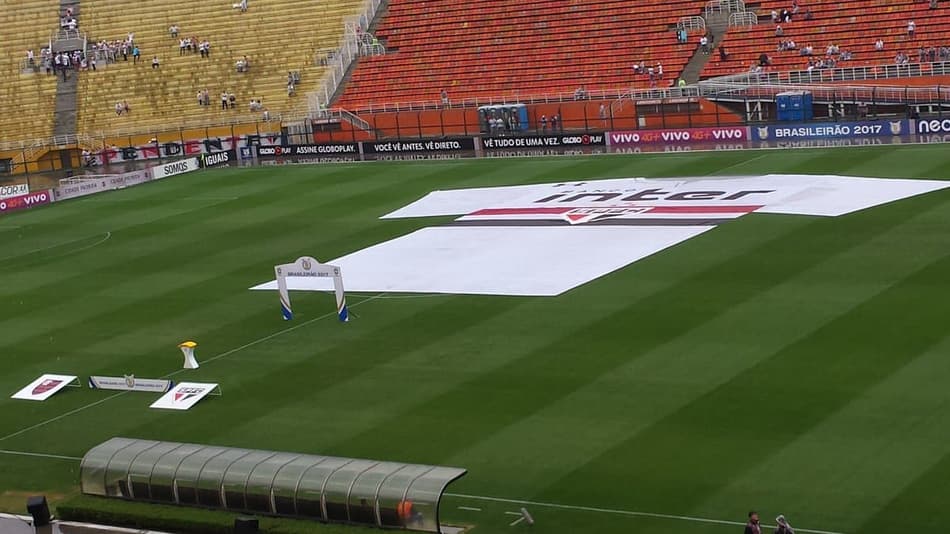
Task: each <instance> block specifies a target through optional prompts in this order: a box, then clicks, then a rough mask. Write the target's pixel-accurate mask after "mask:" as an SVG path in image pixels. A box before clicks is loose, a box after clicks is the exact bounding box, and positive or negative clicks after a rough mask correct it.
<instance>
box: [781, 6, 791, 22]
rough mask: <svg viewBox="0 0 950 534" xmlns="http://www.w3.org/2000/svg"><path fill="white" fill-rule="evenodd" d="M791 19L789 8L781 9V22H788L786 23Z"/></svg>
mask: <svg viewBox="0 0 950 534" xmlns="http://www.w3.org/2000/svg"><path fill="white" fill-rule="evenodd" d="M791 21H792V12H791V11H789V10H787V9H783V10H782V22H784V23H786V24H788V23H789V22H791Z"/></svg>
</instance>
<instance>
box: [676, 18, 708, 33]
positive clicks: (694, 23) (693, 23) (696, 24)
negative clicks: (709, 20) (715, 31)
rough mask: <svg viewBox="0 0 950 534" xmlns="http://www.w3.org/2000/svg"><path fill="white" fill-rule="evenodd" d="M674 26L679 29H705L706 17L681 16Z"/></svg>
mask: <svg viewBox="0 0 950 534" xmlns="http://www.w3.org/2000/svg"><path fill="white" fill-rule="evenodd" d="M676 27H677V28H679V29H681V30H686V31H690V30H701V31H705V30H706V19H704V18H703V17H681V18H680V20H679V22H677V23H676Z"/></svg>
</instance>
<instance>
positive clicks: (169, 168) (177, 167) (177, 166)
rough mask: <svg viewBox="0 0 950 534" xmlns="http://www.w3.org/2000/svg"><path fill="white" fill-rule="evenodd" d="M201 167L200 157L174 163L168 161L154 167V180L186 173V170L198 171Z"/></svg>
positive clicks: (152, 169)
mask: <svg viewBox="0 0 950 534" xmlns="http://www.w3.org/2000/svg"><path fill="white" fill-rule="evenodd" d="M198 168H199V165H198V158H188V159H183V160H181V161H176V162H173V163H166V164H164V165H159V166H157V167H152V168H151V169H150V170H151V171H152V180H161V179H162V178H168V177H169V176H175V175H178V174H184V173H186V172H191V171H197V170H198Z"/></svg>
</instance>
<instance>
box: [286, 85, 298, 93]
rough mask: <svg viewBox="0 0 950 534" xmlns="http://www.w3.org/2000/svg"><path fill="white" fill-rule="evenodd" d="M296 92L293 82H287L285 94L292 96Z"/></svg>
mask: <svg viewBox="0 0 950 534" xmlns="http://www.w3.org/2000/svg"><path fill="white" fill-rule="evenodd" d="M295 94H297V86H296V85H294V84H293V83H288V84H287V96H294V95H295Z"/></svg>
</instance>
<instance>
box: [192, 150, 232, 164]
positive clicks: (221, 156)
mask: <svg viewBox="0 0 950 534" xmlns="http://www.w3.org/2000/svg"><path fill="white" fill-rule="evenodd" d="M236 162H237V153H235V152H234V151H233V150H225V151H224V152H212V153H210V154H202V155H201V166H202V167H222V166H226V165H230V164H231V163H236Z"/></svg>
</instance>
